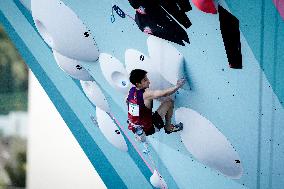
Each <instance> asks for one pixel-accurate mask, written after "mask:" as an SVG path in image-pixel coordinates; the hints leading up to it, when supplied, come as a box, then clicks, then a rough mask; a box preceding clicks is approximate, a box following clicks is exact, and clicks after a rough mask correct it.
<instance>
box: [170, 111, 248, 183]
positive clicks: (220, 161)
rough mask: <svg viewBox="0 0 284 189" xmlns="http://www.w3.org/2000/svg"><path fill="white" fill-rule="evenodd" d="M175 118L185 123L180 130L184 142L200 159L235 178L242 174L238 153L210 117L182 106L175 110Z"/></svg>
mask: <svg viewBox="0 0 284 189" xmlns="http://www.w3.org/2000/svg"><path fill="white" fill-rule="evenodd" d="M175 120H176V122H181V123H183V126H184V127H183V130H182V131H181V132H180V135H181V139H182V142H183V144H184V145H185V147H186V149H187V150H188V151H189V152H190V153H191V154H192V155H193V156H194V157H195V158H196V159H197V160H198V161H200V162H201V163H203V164H205V165H207V166H209V167H211V168H213V169H216V170H218V171H220V172H221V173H223V174H224V175H226V176H228V177H231V178H233V179H239V178H240V177H241V176H242V173H243V168H242V164H241V160H240V157H239V155H238V153H237V152H236V151H235V150H234V148H233V146H232V145H231V144H230V142H229V141H228V140H227V139H226V137H225V136H224V135H223V134H222V133H221V132H220V131H219V130H218V129H217V128H216V127H215V126H214V125H213V124H212V123H211V122H210V121H209V120H208V119H206V118H205V117H203V116H202V115H200V114H199V113H197V112H196V111H194V110H192V109H189V108H184V107H182V108H179V109H177V110H176V111H175Z"/></svg>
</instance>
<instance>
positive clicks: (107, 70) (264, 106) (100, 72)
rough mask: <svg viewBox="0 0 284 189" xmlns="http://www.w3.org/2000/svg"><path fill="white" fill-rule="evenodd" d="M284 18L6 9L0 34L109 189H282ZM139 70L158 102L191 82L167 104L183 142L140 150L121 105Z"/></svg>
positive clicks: (215, 5)
mask: <svg viewBox="0 0 284 189" xmlns="http://www.w3.org/2000/svg"><path fill="white" fill-rule="evenodd" d="M151 3H152V4H151ZM46 7H48V8H46ZM157 15H158V16H157ZM281 16H282V17H283V3H281V1H280V0H279V1H278V0H273V1H272V0H261V1H253V0H247V1H244V0H243V1H229V0H228V1H225V0H219V1H217V0H216V1H212V0H203V1H201V0H192V1H191V0H190V1H186V0H184V1H177V3H172V2H171V3H169V2H166V1H161V2H160V4H153V1H143V2H142V3H141V1H138V0H136V1H135V0H129V1H128V0H119V1H118V0H104V1H93V0H92V1H91V0H85V1H84V2H81V1H80V2H79V1H78V0H63V1H61V0H49V1H47V0H31V1H30V0H22V1H19V0H14V1H10V0H2V1H1V2H0V21H1V23H2V24H3V25H4V27H5V30H6V31H7V33H8V34H9V36H10V38H11V39H12V40H13V42H14V43H15V45H16V46H17V48H18V50H19V52H20V53H21V55H22V56H23V58H24V59H25V60H26V63H27V64H28V66H29V67H30V68H31V70H32V71H33V72H34V74H35V75H36V77H37V79H38V80H39V82H40V83H41V85H42V86H43V87H44V89H45V90H46V92H47V94H48V95H49V97H50V99H51V100H52V102H53V103H54V105H55V106H56V108H57V110H58V111H59V112H60V114H61V116H62V117H63V119H64V120H65V122H66V123H67V124H68V127H69V129H70V130H71V132H72V133H73V135H74V136H75V138H76V139H77V141H78V143H79V144H80V146H81V147H82V149H83V150H84V152H85V154H86V155H87V157H88V158H89V160H90V162H91V163H92V165H93V166H94V167H95V169H96V170H97V171H98V173H99V175H100V177H101V178H102V180H103V181H104V183H105V185H106V186H107V187H108V188H117V186H119V188H155V187H156V188H220V189H222V188H272V189H278V188H279V189H280V188H282V186H283V185H284V180H283V175H284V165H283V161H282V160H283V158H284V157H283V156H284V143H283V133H284V132H283V125H284V110H283V101H284V81H283V80H284V79H283V77H281V73H284V66H283V64H281V63H282V62H284V55H283V53H281V52H282V51H283V49H284V46H283V43H281V42H282V41H283V40H284V39H283V37H284V33H283V32H284V30H283V29H284V20H283V18H282V17H281ZM281 49H282V50H281ZM135 68H140V69H145V70H147V71H148V76H149V79H150V80H151V85H150V88H151V89H154V90H155V89H164V88H167V87H170V86H173V85H175V84H176V82H177V80H178V79H179V78H182V77H183V78H186V84H185V85H184V86H183V87H182V88H181V89H180V90H179V91H178V92H177V93H176V94H174V95H172V96H171V98H172V99H174V100H175V111H174V117H173V121H175V122H177V123H178V122H182V123H183V124H184V130H183V131H181V132H178V133H173V134H170V135H167V134H165V133H164V131H163V130H161V131H160V132H157V133H155V134H153V135H151V136H148V137H147V143H144V144H143V143H139V142H137V141H136V140H135V136H134V135H133V133H132V132H131V131H129V130H128V128H127V127H128V124H127V123H126V119H127V107H126V104H125V96H126V95H127V93H128V90H129V88H130V87H131V84H130V82H129V80H128V77H129V73H130V71H131V70H132V69H135ZM163 100H164V99H163V98H161V99H158V100H157V101H155V102H154V107H155V108H157V106H158V105H159V103H160V102H161V101H163ZM133 175H135V177H133ZM281 178H282V179H281ZM137 183H139V185H137Z"/></svg>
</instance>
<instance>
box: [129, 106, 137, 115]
mask: <svg viewBox="0 0 284 189" xmlns="http://www.w3.org/2000/svg"><path fill="white" fill-rule="evenodd" d="M128 109H129V110H128V112H129V113H130V114H131V115H132V116H139V105H137V104H133V103H129V107H128Z"/></svg>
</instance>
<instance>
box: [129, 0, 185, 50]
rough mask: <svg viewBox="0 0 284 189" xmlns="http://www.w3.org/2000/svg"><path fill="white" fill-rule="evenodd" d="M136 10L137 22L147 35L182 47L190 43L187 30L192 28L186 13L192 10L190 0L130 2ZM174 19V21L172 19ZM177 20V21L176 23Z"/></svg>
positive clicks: (133, 0) (136, 0) (134, 0)
mask: <svg viewBox="0 0 284 189" xmlns="http://www.w3.org/2000/svg"><path fill="white" fill-rule="evenodd" d="M128 1H129V3H130V5H131V6H132V7H133V8H134V9H135V11H136V14H135V22H136V24H137V25H138V27H139V29H140V30H141V31H142V32H144V33H147V34H151V35H155V36H157V37H160V38H163V39H166V40H168V41H172V42H175V43H177V44H180V45H183V46H184V45H185V44H184V42H187V43H189V38H188V35H187V33H186V31H185V30H184V29H183V28H182V27H181V26H180V25H179V24H178V22H179V23H180V24H181V25H183V26H184V27H185V28H189V27H190V26H191V22H190V20H189V19H188V17H187V15H186V12H188V11H190V10H191V5H190V3H189V1H188V0H175V1H173V0H171V1H169V0H128ZM172 17H174V19H173V18H172ZM176 20H177V21H176Z"/></svg>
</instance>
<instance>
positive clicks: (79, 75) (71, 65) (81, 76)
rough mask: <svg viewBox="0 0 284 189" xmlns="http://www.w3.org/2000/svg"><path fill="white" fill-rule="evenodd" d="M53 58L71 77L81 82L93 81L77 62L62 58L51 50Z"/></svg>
mask: <svg viewBox="0 0 284 189" xmlns="http://www.w3.org/2000/svg"><path fill="white" fill-rule="evenodd" d="M53 56H54V58H55V60H56V62H57V64H58V66H59V67H60V68H61V69H62V70H63V71H64V72H66V73H67V74H68V75H70V76H71V77H73V78H75V79H78V80H83V81H92V80H94V79H93V77H92V76H91V75H90V74H89V72H88V71H87V70H86V69H85V68H83V67H82V65H81V64H80V63H79V61H77V60H74V59H71V58H68V57H66V56H63V55H61V54H60V53H58V52H56V51H55V50H53Z"/></svg>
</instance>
